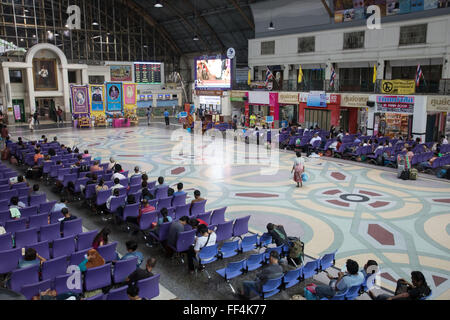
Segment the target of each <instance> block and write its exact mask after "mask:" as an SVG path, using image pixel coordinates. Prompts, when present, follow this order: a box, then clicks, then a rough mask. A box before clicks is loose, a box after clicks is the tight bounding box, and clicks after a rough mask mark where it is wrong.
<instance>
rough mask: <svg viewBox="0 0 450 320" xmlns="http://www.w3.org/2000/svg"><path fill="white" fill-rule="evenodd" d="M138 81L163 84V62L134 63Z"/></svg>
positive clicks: (135, 76)
mask: <svg viewBox="0 0 450 320" xmlns="http://www.w3.org/2000/svg"><path fill="white" fill-rule="evenodd" d="M134 78H135V82H136V83H146V84H161V63H146V62H135V63H134Z"/></svg>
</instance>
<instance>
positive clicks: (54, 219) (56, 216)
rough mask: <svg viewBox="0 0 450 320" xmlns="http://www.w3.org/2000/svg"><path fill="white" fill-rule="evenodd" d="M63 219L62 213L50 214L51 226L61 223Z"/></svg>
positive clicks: (53, 212)
mask: <svg viewBox="0 0 450 320" xmlns="http://www.w3.org/2000/svg"><path fill="white" fill-rule="evenodd" d="M61 219H64V215H63V214H62V212H61V211H52V212H51V213H50V223H51V224H54V223H60V220H61Z"/></svg>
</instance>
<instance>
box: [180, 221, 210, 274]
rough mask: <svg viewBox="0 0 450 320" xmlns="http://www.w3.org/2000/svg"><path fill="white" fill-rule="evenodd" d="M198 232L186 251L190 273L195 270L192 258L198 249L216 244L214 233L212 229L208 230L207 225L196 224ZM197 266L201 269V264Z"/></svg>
mask: <svg viewBox="0 0 450 320" xmlns="http://www.w3.org/2000/svg"><path fill="white" fill-rule="evenodd" d="M198 233H199V234H200V236H199V237H196V238H195V243H194V245H192V246H190V247H189V250H188V251H187V257H188V268H189V272H190V273H193V272H194V271H195V267H194V258H195V257H196V256H197V255H198V253H199V252H200V250H201V249H203V248H204V247H210V246H213V245H215V244H216V239H217V236H216V233H215V232H214V231H212V230H208V227H207V226H205V225H204V224H202V225H199V226H198ZM199 268H200V269H202V265H200V266H199Z"/></svg>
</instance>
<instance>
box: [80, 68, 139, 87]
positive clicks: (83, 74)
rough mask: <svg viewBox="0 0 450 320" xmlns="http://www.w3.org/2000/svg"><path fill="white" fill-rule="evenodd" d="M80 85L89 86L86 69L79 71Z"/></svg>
mask: <svg viewBox="0 0 450 320" xmlns="http://www.w3.org/2000/svg"><path fill="white" fill-rule="evenodd" d="M133 72H134V71H133ZM81 84H83V85H88V84H89V76H88V72H87V68H83V69H81Z"/></svg>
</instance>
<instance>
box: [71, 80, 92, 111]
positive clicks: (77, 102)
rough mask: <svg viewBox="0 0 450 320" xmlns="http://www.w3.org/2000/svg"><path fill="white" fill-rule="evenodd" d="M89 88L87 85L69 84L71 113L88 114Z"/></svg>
mask: <svg viewBox="0 0 450 320" xmlns="http://www.w3.org/2000/svg"><path fill="white" fill-rule="evenodd" d="M88 90H89V88H88V87H87V86H71V87H70V91H71V93H72V113H73V114H89V94H88Z"/></svg>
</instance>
